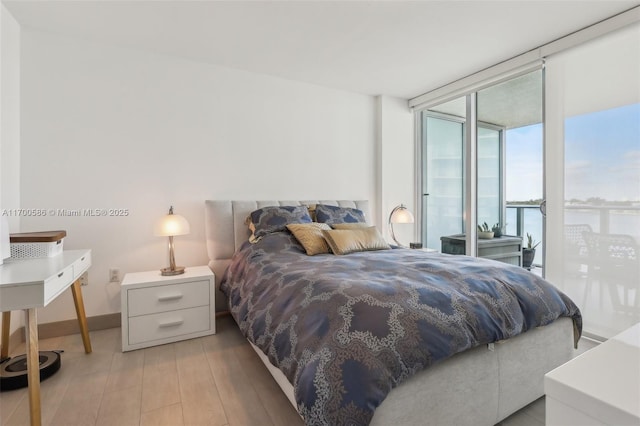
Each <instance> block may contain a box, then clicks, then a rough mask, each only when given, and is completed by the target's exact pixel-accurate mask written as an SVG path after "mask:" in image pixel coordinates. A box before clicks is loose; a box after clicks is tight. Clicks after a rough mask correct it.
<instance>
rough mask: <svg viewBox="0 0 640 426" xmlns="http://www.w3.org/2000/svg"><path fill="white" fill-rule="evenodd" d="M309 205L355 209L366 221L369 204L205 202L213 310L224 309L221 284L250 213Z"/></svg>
mask: <svg viewBox="0 0 640 426" xmlns="http://www.w3.org/2000/svg"><path fill="white" fill-rule="evenodd" d="M312 204H329V205H332V206H341V207H355V208H357V209H360V210H362V211H363V212H364V214H365V217H366V218H367V220H368V221H369V218H370V212H369V201H366V200H359V201H345V200H343V201H336V200H304V201H229V200H223V201H220V200H207V201H205V212H204V213H205V214H204V217H205V234H206V237H207V254H208V255H209V267H210V268H211V270H212V271H213V272H214V274H216V289H217V293H216V310H217V311H221V310H225V309H227V307H226V305H227V304H226V301H225V299H224V295H223V294H222V293H220V290H219V288H220V280H221V279H222V275H223V274H224V271H225V269H227V266H229V262H230V261H231V257H232V256H233V253H235V251H236V250H237V249H238V248H239V247H240V245H242V243H244V242H245V241H246V240H248V239H249V228H248V227H247V225H246V224H245V219H246V218H247V216H249V213H251V212H252V211H254V210H256V209H259V208H261V207H267V206H300V205H307V206H308V205H312Z"/></svg>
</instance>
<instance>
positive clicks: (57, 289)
mask: <svg viewBox="0 0 640 426" xmlns="http://www.w3.org/2000/svg"><path fill="white" fill-rule="evenodd" d="M73 278H74V277H73V265H69V266H67V267H66V268H64V269H63V270H62V271H61V272H58V274H57V275H54V276H53V277H52V278H49V279H48V280H46V281H45V282H44V305H45V306H47V304H48V303H49V302H51V301H52V300H53V299H55V298H56V296H58V294H60V293H62V292H63V291H64V290H65V289H66V288H67V287H69V286H70V285H71V284H73Z"/></svg>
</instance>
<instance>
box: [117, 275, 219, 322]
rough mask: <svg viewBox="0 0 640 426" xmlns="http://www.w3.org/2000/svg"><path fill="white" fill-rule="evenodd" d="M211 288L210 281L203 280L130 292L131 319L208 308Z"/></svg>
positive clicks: (128, 295)
mask: <svg viewBox="0 0 640 426" xmlns="http://www.w3.org/2000/svg"><path fill="white" fill-rule="evenodd" d="M209 287H210V284H209V281H208V280H203V281H190V282H184V283H180V284H169V285H158V286H154V287H146V288H138V289H133V290H129V291H128V292H127V298H128V305H129V317H130V318H131V317H136V316H139V315H146V314H155V313H158V312H167V311H175V310H178V309H185V308H192V307H194V306H203V305H207V306H208V305H209Z"/></svg>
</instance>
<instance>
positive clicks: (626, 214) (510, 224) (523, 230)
mask: <svg viewBox="0 0 640 426" xmlns="http://www.w3.org/2000/svg"><path fill="white" fill-rule="evenodd" d="M564 209H565V220H564V222H565V223H566V224H587V225H589V226H590V227H591V229H593V231H594V232H598V233H600V234H628V235H631V236H632V237H634V238H635V239H636V241H640V206H624V205H602V206H597V205H585V204H567V205H565V207H564ZM506 223H507V227H506V233H507V234H509V235H519V236H521V237H523V238H525V241H524V243H525V244H526V243H527V241H526V236H527V233H529V234H531V235H532V237H533V239H534V240H536V241H543V228H542V213H540V205H539V204H509V205H507V218H506ZM538 248H539V249H540V250H537V251H536V259H535V260H534V265H537V266H540V264H541V263H542V254H541V253H542V251H543V250H542V248H543V244H540V246H538Z"/></svg>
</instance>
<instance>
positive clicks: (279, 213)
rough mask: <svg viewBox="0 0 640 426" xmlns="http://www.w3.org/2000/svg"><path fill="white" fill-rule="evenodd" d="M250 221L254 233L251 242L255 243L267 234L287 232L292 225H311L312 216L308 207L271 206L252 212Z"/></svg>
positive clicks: (250, 227)
mask: <svg viewBox="0 0 640 426" xmlns="http://www.w3.org/2000/svg"><path fill="white" fill-rule="evenodd" d="M249 221H250V224H249V229H251V231H252V232H253V234H252V235H251V238H249V241H251V242H252V243H255V242H257V241H258V240H259V239H260V238H262V237H263V236H265V235H267V234H271V233H272V232H281V231H285V230H286V229H287V225H288V224H290V223H311V216H309V210H308V209H307V207H306V206H270V207H263V208H261V209H258V210H254V211H253V212H251V214H250V215H249Z"/></svg>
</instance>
